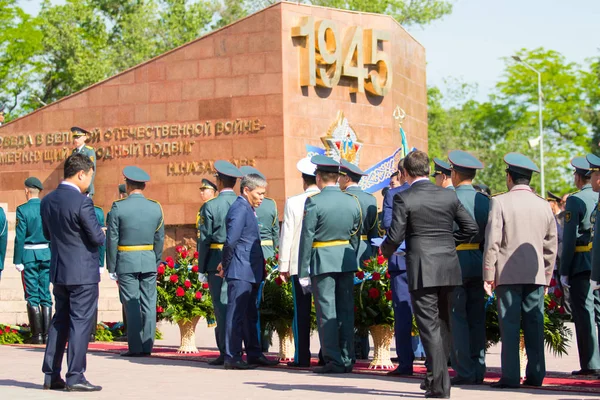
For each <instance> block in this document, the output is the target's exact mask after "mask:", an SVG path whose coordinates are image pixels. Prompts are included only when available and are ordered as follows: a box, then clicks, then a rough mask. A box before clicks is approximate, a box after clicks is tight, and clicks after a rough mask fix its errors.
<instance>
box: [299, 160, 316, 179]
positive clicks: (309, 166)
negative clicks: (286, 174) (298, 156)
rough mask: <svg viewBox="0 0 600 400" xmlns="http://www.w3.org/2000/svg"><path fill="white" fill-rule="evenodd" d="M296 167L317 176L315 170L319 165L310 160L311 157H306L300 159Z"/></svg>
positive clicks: (306, 173) (307, 173)
mask: <svg viewBox="0 0 600 400" xmlns="http://www.w3.org/2000/svg"><path fill="white" fill-rule="evenodd" d="M296 168H298V171H300V172H302V173H303V174H304V175H310V176H315V170H316V169H317V166H316V165H315V164H313V163H312V162H311V161H310V158H309V157H306V158H303V159H302V160H300V161H298V164H296Z"/></svg>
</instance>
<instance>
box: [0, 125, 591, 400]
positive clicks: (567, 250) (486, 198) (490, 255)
mask: <svg viewBox="0 0 600 400" xmlns="http://www.w3.org/2000/svg"><path fill="white" fill-rule="evenodd" d="M72 130H73V134H74V137H77V139H75V140H76V141H80V142H81V143H79V142H77V143H76V145H77V148H76V149H75V150H74V151H73V154H72V155H71V156H70V157H69V158H68V159H67V160H66V162H65V165H64V180H63V182H61V184H60V185H59V186H58V188H57V189H56V190H54V191H52V192H51V193H49V194H47V195H46V196H44V198H43V199H42V200H41V201H40V199H39V197H40V192H41V191H42V190H43V186H42V183H41V182H40V181H39V179H37V178H34V177H30V178H28V179H27V180H26V181H25V193H26V197H27V199H28V201H27V203H25V204H24V205H21V206H19V207H18V209H17V227H16V231H17V232H16V239H15V255H14V263H15V266H16V267H17V269H19V270H20V271H22V273H23V278H24V283H25V284H24V289H25V297H26V300H27V310H28V315H29V319H30V325H31V329H32V339H31V342H32V343H39V344H41V343H45V344H46V353H45V357H44V363H43V372H44V374H45V381H44V388H46V389H64V388H66V389H67V390H70V391H96V390H100V389H101V387H100V386H96V385H93V384H91V383H89V382H88V381H87V380H86V379H85V376H84V372H85V367H86V363H85V353H86V351H87V347H88V342H89V341H90V336H93V330H94V327H95V325H96V318H97V300H98V282H99V280H100V275H101V273H102V267H103V266H104V259H103V258H104V255H103V253H104V250H103V248H104V246H105V248H106V266H107V269H108V273H109V276H110V278H111V279H113V280H115V281H117V282H118V285H119V294H120V299H121V302H122V304H123V314H124V319H126V321H127V342H128V350H127V351H126V352H125V353H123V354H122V356H125V357H144V356H148V355H150V354H151V352H152V347H153V344H154V334H155V329H156V269H157V266H158V265H159V264H160V263H161V262H162V260H161V259H162V251H163V245H164V222H165V221H164V217H163V213H162V208H161V206H160V204H158V203H157V202H155V201H153V200H150V199H147V198H145V197H144V195H143V191H144V189H145V186H146V182H148V181H149V180H150V176H149V175H148V174H147V173H146V172H145V171H143V170H142V169H140V168H138V167H133V166H131V167H126V168H125V169H124V170H123V176H124V180H125V184H124V186H123V187H121V188H120V197H121V199H119V200H117V201H115V202H114V203H113V205H112V207H111V210H110V212H109V213H108V215H107V216H106V224H104V222H105V220H104V215H103V212H102V210H101V209H99V208H98V207H95V206H94V204H93V201H92V198H93V197H92V196H93V179H94V174H95V155H94V154H93V149H91V148H88V147H86V146H85V137H86V136H87V135H89V133H88V132H87V131H85V130H83V129H81V128H76V127H74V128H73V129H72ZM79 138H83V139H79ZM433 161H434V172H433V175H431V176H432V177H434V179H435V184H434V183H433V182H431V180H430V177H431V176H430V159H429V157H428V155H427V154H426V153H424V152H422V151H413V152H411V153H409V154H408V155H407V156H406V157H405V158H404V159H402V160H401V161H400V162H399V164H398V167H397V171H396V172H395V173H394V174H393V175H392V177H391V180H390V188H389V190H386V191H385V193H384V199H383V207H382V210H381V212H378V206H377V200H376V198H375V197H374V196H373V195H371V194H369V193H366V192H364V191H363V190H362V189H361V188H360V186H359V182H360V180H361V178H362V176H364V175H365V173H364V172H363V171H362V170H361V169H360V168H359V167H357V166H356V165H354V164H352V163H349V162H347V161H346V160H341V161H340V162H338V161H336V160H334V159H332V158H330V157H326V156H321V155H318V156H314V157H312V158H305V159H302V160H299V162H298V163H297V169H298V173H299V174H300V175H301V177H302V182H303V189H304V191H303V192H302V193H299V194H298V195H296V196H293V197H290V198H288V199H287V200H286V203H285V206H284V215H283V221H282V224H281V232H280V221H279V216H278V214H277V207H276V204H275V202H274V201H273V200H272V199H269V198H267V197H265V194H266V192H267V190H268V189H267V188H268V183H267V179H266V177H265V175H263V174H262V173H261V172H260V171H258V170H257V169H256V168H253V167H241V168H237V167H236V166H234V165H233V164H231V163H229V162H227V161H223V160H220V161H217V162H215V164H214V167H215V170H216V174H215V182H214V183H213V182H212V181H211V180H209V179H203V180H202V185H201V187H200V197H201V200H202V202H203V205H202V207H201V208H200V211H199V213H198V216H197V223H196V225H197V229H198V241H197V251H198V268H199V274H200V276H202V277H205V279H206V282H207V283H208V286H209V290H210V293H211V297H212V301H213V305H214V312H215V317H216V328H215V340H216V344H217V348H218V350H219V353H220V354H219V357H217V358H216V359H214V360H212V361H211V362H210V364H212V365H223V366H224V367H225V368H226V369H251V368H256V367H257V366H269V365H274V364H276V363H277V362H278V361H276V360H270V359H268V358H267V357H265V355H264V352H265V351H266V349H267V348H268V344H267V343H268V333H267V332H262V331H261V329H260V324H259V323H258V320H259V317H258V315H259V311H260V292H261V282H262V281H263V280H264V278H265V277H264V260H265V259H266V258H269V257H271V256H273V255H274V254H275V252H276V251H277V249H279V270H280V274H281V277H282V278H283V279H285V280H290V281H291V282H292V290H293V294H294V296H293V298H294V308H295V310H294V321H293V325H294V329H293V332H294V339H295V343H296V353H295V358H294V361H292V362H290V363H289V364H288V365H289V366H290V367H304V368H305V367H309V366H310V365H311V364H310V361H311V351H310V334H311V328H310V314H311V305H312V302H313V300H314V304H315V309H316V313H317V329H318V335H319V340H320V351H319V366H318V367H316V368H314V369H313V371H314V372H315V373H319V374H330V373H348V372H351V371H352V369H353V366H354V363H355V362H356V358H357V355H356V354H355V348H354V342H355V340H354V339H355V338H354V335H355V331H354V301H353V285H354V274H355V273H356V272H357V271H358V269H359V268H360V266H361V265H362V263H363V262H364V261H366V260H369V259H370V258H371V257H372V256H373V255H377V254H378V253H379V254H383V256H385V257H386V259H387V260H388V272H389V275H390V279H391V287H392V299H393V301H392V303H393V308H394V316H395V326H394V331H395V337H396V352H397V356H398V366H397V368H396V369H395V370H393V371H391V372H390V375H395V376H403V375H412V374H413V361H414V353H413V349H412V340H411V330H412V329H411V328H412V320H413V316H414V318H415V320H416V323H417V326H418V328H419V332H420V338H421V340H422V343H423V347H424V350H425V354H426V366H427V375H426V378H425V380H424V381H423V383H422V385H421V388H422V389H423V390H425V397H428V398H449V397H450V388H451V386H458V385H473V384H480V383H482V382H483V379H484V375H485V371H486V364H485V351H486V348H485V346H486V337H485V302H486V294H487V295H489V296H492V294H493V293H494V295H495V297H496V299H497V304H498V316H499V322H500V331H501V332H500V333H501V340H502V357H501V358H502V378H501V379H500V381H499V382H497V383H494V384H492V386H493V387H495V388H500V389H502V388H517V387H519V386H520V374H519V370H520V369H519V340H520V339H519V337H520V330H521V328H522V330H523V335H524V338H525V347H526V351H527V356H528V364H527V368H526V378H525V380H524V382H523V384H525V385H530V386H541V385H542V383H543V380H544V376H545V359H544V337H543V332H544V325H543V324H544V295H545V292H546V291H547V287H548V286H549V284H550V280H551V279H552V277H553V275H556V276H557V277H559V281H560V282H561V285H562V286H563V288H564V289H565V290H566V291H567V292H568V294H569V296H568V299H569V300H568V303H565V306H568V307H567V309H568V310H569V312H570V313H571V315H572V318H573V321H574V323H575V331H576V337H577V349H578V352H579V361H580V369H579V370H578V371H574V372H573V374H574V375H597V374H600V355H599V350H598V335H597V327H598V324H599V321H600V313H599V312H598V311H596V305H597V304H600V301H599V297H598V291H597V289H598V283H597V282H598V281H599V280H600V254H598V252H599V251H600V243H598V244H597V245H596V246H594V245H593V242H594V241H596V240H597V239H596V237H595V236H594V235H593V232H594V226H595V225H596V223H599V222H598V220H596V218H595V212H596V210H597V209H598V208H599V207H600V206H598V205H597V203H598V194H597V193H598V192H599V191H600V157H597V156H594V155H588V156H587V157H576V158H574V159H573V160H572V162H571V164H572V166H573V168H574V183H575V185H576V186H577V188H578V189H579V191H578V192H576V193H573V194H571V195H570V196H568V197H567V198H566V199H564V198H560V197H559V196H556V195H553V194H551V193H550V194H549V198H548V199H544V198H541V197H539V196H538V195H536V194H535V192H534V191H533V190H532V188H531V186H530V182H531V179H532V176H533V174H534V173H537V172H539V170H538V167H537V166H536V165H535V163H534V162H533V161H531V160H530V159H529V158H527V157H526V156H524V155H522V154H518V153H509V154H507V155H506V156H505V157H504V161H505V163H506V166H507V167H506V185H507V189H508V191H507V192H506V193H502V194H498V195H496V196H490V194H489V188H487V186H485V185H482V184H479V185H476V184H474V180H475V178H476V174H477V171H478V170H481V169H482V168H483V163H482V162H481V161H480V160H478V159H477V158H476V157H474V156H473V155H472V154H470V153H468V152H465V151H461V150H454V151H451V152H450V153H449V154H448V161H447V162H446V161H444V160H440V159H434V160H433ZM238 180H240V186H239V187H240V189H239V194H236V193H235V192H234V187H235V186H236V185H237V183H238ZM3 218H4V215H3V214H2V215H0V228H2V226H4V230H3V231H5V230H6V227H5V225H6V221H5V218H4V219H3ZM104 225H106V226H104ZM0 233H3V232H0ZM381 236H383V241H382V242H377V243H380V245H376V243H375V241H374V239H377V238H380V237H381ZM0 238H1V236H0ZM1 245H2V241H1V240H0V247H1ZM0 250H1V249H0ZM2 255H3V254H2ZM3 258H4V257H2V261H3ZM98 268H101V269H100V271H99V270H98ZM99 272H100V273H99ZM203 279H204V278H203ZM50 282H51V283H52V284H53V294H54V301H55V307H56V311H55V314H54V316H53V317H51V309H52V298H51V296H50V293H49V289H48V287H49V283H50ZM565 297H567V296H565ZM67 341H68V342H69V347H68V353H69V354H68V357H67V361H68V372H67V374H66V381H64V380H63V379H62V377H61V363H62V358H63V353H64V351H65V345H66V342H67ZM244 352H245V353H246V356H247V357H246V360H245V361H244V359H243V358H242V355H243V353H244ZM448 362H450V364H451V366H452V368H453V369H454V370H455V371H456V376H455V377H453V378H452V379H450V377H449V374H448Z"/></svg>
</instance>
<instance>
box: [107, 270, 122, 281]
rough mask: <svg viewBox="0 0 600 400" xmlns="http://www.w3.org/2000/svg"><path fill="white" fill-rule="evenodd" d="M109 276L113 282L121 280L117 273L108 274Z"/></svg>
mask: <svg viewBox="0 0 600 400" xmlns="http://www.w3.org/2000/svg"><path fill="white" fill-rule="evenodd" d="M108 276H109V277H110V279H111V280H113V281H118V280H119V277H118V276H117V273H116V272H109V273H108Z"/></svg>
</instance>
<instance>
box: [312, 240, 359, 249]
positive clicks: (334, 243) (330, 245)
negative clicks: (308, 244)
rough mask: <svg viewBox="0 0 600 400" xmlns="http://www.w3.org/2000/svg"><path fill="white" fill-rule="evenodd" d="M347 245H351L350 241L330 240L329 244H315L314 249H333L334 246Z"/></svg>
mask: <svg viewBox="0 0 600 400" xmlns="http://www.w3.org/2000/svg"><path fill="white" fill-rule="evenodd" d="M345 244H350V241H349V240H330V241H329V242H313V245H312V247H313V249H316V248H319V247H332V246H343V245H345Z"/></svg>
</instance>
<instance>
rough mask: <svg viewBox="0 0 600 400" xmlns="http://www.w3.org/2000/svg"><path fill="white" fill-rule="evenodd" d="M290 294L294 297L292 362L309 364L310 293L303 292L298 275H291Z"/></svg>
mask: <svg viewBox="0 0 600 400" xmlns="http://www.w3.org/2000/svg"><path fill="white" fill-rule="evenodd" d="M292 296H293V297H294V320H293V321H292V331H293V332H294V346H295V347H296V351H295V352H294V362H296V363H298V364H300V365H304V366H310V311H311V308H312V294H311V293H307V294H304V292H303V291H302V287H301V286H300V281H299V279H298V275H294V276H292Z"/></svg>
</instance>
